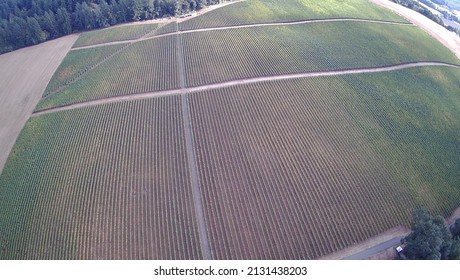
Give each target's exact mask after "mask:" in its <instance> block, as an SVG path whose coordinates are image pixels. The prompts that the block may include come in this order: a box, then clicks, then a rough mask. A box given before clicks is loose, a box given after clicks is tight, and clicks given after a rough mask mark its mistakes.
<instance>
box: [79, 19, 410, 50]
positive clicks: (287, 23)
mask: <svg viewBox="0 0 460 280" xmlns="http://www.w3.org/2000/svg"><path fill="white" fill-rule="evenodd" d="M347 21H352V22H366V23H378V24H392V25H413V24H412V23H404V22H394V21H386V20H373V19H356V18H327V19H309V20H301V21H290V22H273V23H256V24H243V25H234V26H223V27H209V28H201V29H193V30H179V31H175V32H171V33H166V34H161V35H157V36H152V37H147V38H146V37H141V38H139V39H134V40H125V41H115V42H109V43H102V44H95V45H90V46H84V47H78V48H72V50H83V49H90V48H96V47H104V46H111V45H118V44H126V43H136V42H141V41H146V40H152V39H155V38H161V37H167V36H173V35H176V34H187V33H198V32H208V31H218V30H229V29H241V28H252V27H267V26H287V25H300V24H311V23H324V22H347Z"/></svg>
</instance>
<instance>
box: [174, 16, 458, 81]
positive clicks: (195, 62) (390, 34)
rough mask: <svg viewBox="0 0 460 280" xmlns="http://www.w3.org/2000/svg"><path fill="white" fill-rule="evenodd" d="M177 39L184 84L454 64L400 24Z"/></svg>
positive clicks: (240, 32) (435, 45)
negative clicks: (415, 64)
mask: <svg viewBox="0 0 460 280" xmlns="http://www.w3.org/2000/svg"><path fill="white" fill-rule="evenodd" d="M182 36H183V40H182V41H183V44H184V53H185V64H186V74H187V85H188V86H198V85H205V84H213V83H219V82H225V81H230V80H237V79H245V78H252V77H262V76H274V75H281V74H291V73H302V72H311V71H328V70H336V69H350V68H363V67H376V66H385V65H391V64H399V63H405V62H413V61H443V62H450V63H458V59H457V58H456V57H455V55H453V54H452V53H451V52H450V51H449V50H448V49H447V48H445V47H443V46H442V45H441V44H440V43H438V42H437V41H435V40H432V39H431V38H430V37H429V35H428V34H426V33H424V32H423V31H421V30H419V29H418V28H416V27H414V26H406V25H385V26H384V28H383V26H382V24H376V23H362V22H340V23H336V22H327V23H326V22H324V23H314V24H301V25H294V26H277V27H257V28H243V29H230V30H219V31H210V32H198V33H189V34H184V35H182ZM420 41H423V42H426V44H423V45H422V44H419V43H417V42H420ZM433 49H437V51H436V52H433V51H432V50H433Z"/></svg>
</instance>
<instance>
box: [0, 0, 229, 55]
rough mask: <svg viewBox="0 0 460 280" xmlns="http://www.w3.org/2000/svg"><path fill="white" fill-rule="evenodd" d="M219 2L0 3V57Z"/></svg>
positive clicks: (10, 0) (82, 0) (3, 0)
mask: <svg viewBox="0 0 460 280" xmlns="http://www.w3.org/2000/svg"><path fill="white" fill-rule="evenodd" d="M219 2H223V1H222V0H1V1H0V54H2V53H5V52H9V51H13V50H16V49H19V48H23V47H26V46H30V45H35V44H38V43H41V42H44V41H47V40H51V39H55V38H58V37H61V36H64V35H67V34H71V33H73V32H79V31H86V30H91V29H95V28H103V27H108V26H111V25H115V24H119V23H125V22H131V21H142V20H149V19H154V18H161V17H167V16H176V15H180V14H184V13H188V12H190V11H194V10H199V9H201V8H202V7H203V6H205V5H211V4H216V3H219Z"/></svg>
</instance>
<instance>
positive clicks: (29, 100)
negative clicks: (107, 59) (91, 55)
mask: <svg viewBox="0 0 460 280" xmlns="http://www.w3.org/2000/svg"><path fill="white" fill-rule="evenodd" d="M77 38H78V35H69V36H66V37H62V38H59V39H56V40H52V41H49V42H45V43H42V44H39V45H36V46H32V47H28V48H24V49H20V50H17V51H14V52H10V53H6V54H3V55H0V101H1V102H0V174H1V172H2V170H3V167H4V165H5V162H6V160H7V158H8V155H9V153H10V151H11V149H12V148H13V145H14V143H15V142H16V138H17V137H18V136H19V133H20V132H21V130H22V128H23V127H24V125H25V123H26V122H27V120H28V119H29V117H30V116H31V114H32V112H33V110H34V108H35V106H36V105H37V103H38V101H40V98H41V96H42V94H43V92H44V91H45V89H46V86H47V85H48V82H49V81H50V79H51V77H52V76H53V74H54V72H55V71H56V69H57V68H58V66H59V65H60V64H61V62H62V60H63V59H64V57H65V56H66V54H67V52H68V51H69V50H70V48H71V47H72V45H73V44H74V42H75V40H76V39H77Z"/></svg>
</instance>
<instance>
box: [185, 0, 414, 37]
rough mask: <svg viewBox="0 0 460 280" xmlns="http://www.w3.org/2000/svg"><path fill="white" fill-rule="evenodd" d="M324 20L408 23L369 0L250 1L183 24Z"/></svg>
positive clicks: (204, 25) (188, 27)
mask: <svg viewBox="0 0 460 280" xmlns="http://www.w3.org/2000/svg"><path fill="white" fill-rule="evenodd" d="M322 18H365V19H375V20H387V21H394V22H407V21H405V20H404V19H403V18H402V17H400V16H398V15H396V14H394V13H392V12H389V11H388V10H385V9H382V8H380V7H378V6H376V5H369V2H368V1H366V0H347V1H337V0H323V1H316V0H291V1H279V0H246V1H242V2H239V3H235V4H232V5H228V6H226V7H223V8H221V9H217V10H214V11H211V12H209V13H206V14H204V15H203V16H199V17H195V18H192V19H190V20H187V21H185V22H183V23H181V24H180V29H181V30H191V29H200V28H208V27H219V26H232V25H243V24H254V23H269V22H292V21H301V20H308V19H322Z"/></svg>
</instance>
